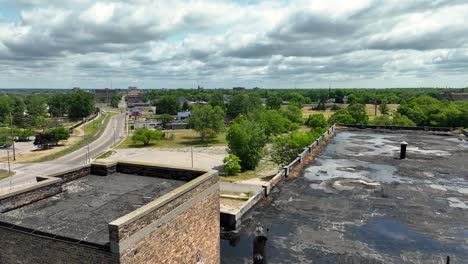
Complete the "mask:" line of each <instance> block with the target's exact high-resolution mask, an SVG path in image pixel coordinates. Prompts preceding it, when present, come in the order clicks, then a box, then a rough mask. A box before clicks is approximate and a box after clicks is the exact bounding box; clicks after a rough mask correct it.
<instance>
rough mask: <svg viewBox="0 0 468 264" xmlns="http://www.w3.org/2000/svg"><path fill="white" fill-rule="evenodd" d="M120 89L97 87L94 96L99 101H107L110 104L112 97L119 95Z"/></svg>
mask: <svg viewBox="0 0 468 264" xmlns="http://www.w3.org/2000/svg"><path fill="white" fill-rule="evenodd" d="M119 93H120V89H109V88H106V89H96V90H94V98H95V100H96V102H97V103H107V104H109V103H110V102H111V100H112V97H114V96H116V95H119Z"/></svg>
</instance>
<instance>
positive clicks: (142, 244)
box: [0, 162, 220, 264]
mask: <svg viewBox="0 0 468 264" xmlns="http://www.w3.org/2000/svg"><path fill="white" fill-rule="evenodd" d="M37 181H38V182H37V183H35V184H33V185H30V186H26V187H23V188H21V189H19V190H15V191H12V192H11V193H8V194H5V195H2V196H0V263H2V264H9V263H206V264H208V263H219V258H220V249H219V234H220V227H219V223H220V219H219V215H220V212H219V187H218V176H217V172H214V171H208V172H206V171H200V170H193V169H191V170H188V169H182V168H168V167H161V166H157V165H148V164H138V163H127V162H118V163H112V164H93V165H87V166H84V167H79V168H75V169H71V170H70V171H67V172H63V173H60V174H55V175H51V176H50V177H38V179H37Z"/></svg>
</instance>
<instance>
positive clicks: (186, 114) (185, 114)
mask: <svg viewBox="0 0 468 264" xmlns="http://www.w3.org/2000/svg"><path fill="white" fill-rule="evenodd" d="M191 116H192V112H190V111H184V112H178V113H177V120H185V119H187V118H189V117H191Z"/></svg>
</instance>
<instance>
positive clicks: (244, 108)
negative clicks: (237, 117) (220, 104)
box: [227, 92, 263, 114]
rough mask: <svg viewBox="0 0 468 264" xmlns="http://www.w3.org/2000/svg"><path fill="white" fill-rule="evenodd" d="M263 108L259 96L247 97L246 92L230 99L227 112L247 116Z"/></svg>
mask: <svg viewBox="0 0 468 264" xmlns="http://www.w3.org/2000/svg"><path fill="white" fill-rule="evenodd" d="M262 108H263V106H262V101H261V100H260V97H258V96H257V95H252V94H251V95H247V93H245V92H241V93H236V94H234V95H233V96H231V98H229V104H228V107H227V112H228V113H232V114H247V113H249V112H252V111H255V110H261V109H262Z"/></svg>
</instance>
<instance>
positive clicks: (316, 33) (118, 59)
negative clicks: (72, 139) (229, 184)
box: [0, 0, 468, 87]
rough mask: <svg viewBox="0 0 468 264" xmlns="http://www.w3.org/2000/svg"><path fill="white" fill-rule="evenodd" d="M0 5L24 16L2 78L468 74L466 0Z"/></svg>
mask: <svg viewBox="0 0 468 264" xmlns="http://www.w3.org/2000/svg"><path fill="white" fill-rule="evenodd" d="M0 4H4V5H5V6H8V7H9V8H10V9H14V10H17V12H18V13H19V17H20V20H19V21H9V22H8V21H6V22H5V21H3V22H1V21H0V65H2V66H0V78H2V80H6V81H5V82H4V83H2V84H1V85H2V86H4V87H6V86H14V87H25V86H31V85H38V86H41V87H48V86H53V87H68V86H76V85H81V86H87V85H89V86H103V85H104V86H105V85H106V84H107V83H108V81H107V80H108V79H109V78H113V79H115V81H114V83H117V84H118V85H120V86H122V87H125V86H128V85H130V84H131V83H126V82H134V81H135V80H139V81H138V83H139V85H142V86H144V87H161V86H165V87H167V86H178V87H190V86H195V85H197V84H201V85H204V86H206V87H219V86H226V87H230V86H234V85H245V86H249V85H251V86H257V85H258V86H262V85H263V86H272V87H288V86H289V87H290V86H291V83H292V82H299V83H301V84H302V85H310V86H314V87H316V86H328V84H336V85H340V86H348V87H355V86H357V85H360V84H361V85H362V84H365V85H366V86H376V87H386V86H388V85H389V84H391V85H398V86H406V87H407V86H417V85H419V84H420V83H421V78H427V80H428V81H430V82H432V83H433V84H432V85H434V86H436V85H440V84H443V82H446V81H447V80H454V81H453V82H451V84H456V85H458V86H467V84H466V83H468V77H467V75H466V74H464V72H467V71H468V52H467V50H468V47H467V46H466V44H465V43H467V40H468V28H467V27H466V26H465V25H466V24H468V4H467V3H466V1H463V0H451V1H449V0H439V1H430V0H415V1H396V0H395V1H385V2H382V1H376V0H356V1H339V0H330V1H320V0H310V1H306V0H297V1H291V2H285V1H281V0H272V1H259V2H258V3H256V4H248V5H246V4H239V3H237V2H230V1H227V0H223V1H216V0H198V1H191V0H174V1H154V0H128V1H102V2H96V1H91V0H70V1H58V0H48V1H41V0H17V1H15V3H14V4H13V2H11V1H6V0H0ZM57 71H60V72H61V74H59V75H57V74H55V73H56V72H57ZM382 80H385V82H382ZM195 82H197V83H195ZM239 82H242V83H239ZM404 82H409V83H404ZM430 85H431V84H426V86H430ZM443 86H445V85H443Z"/></svg>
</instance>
